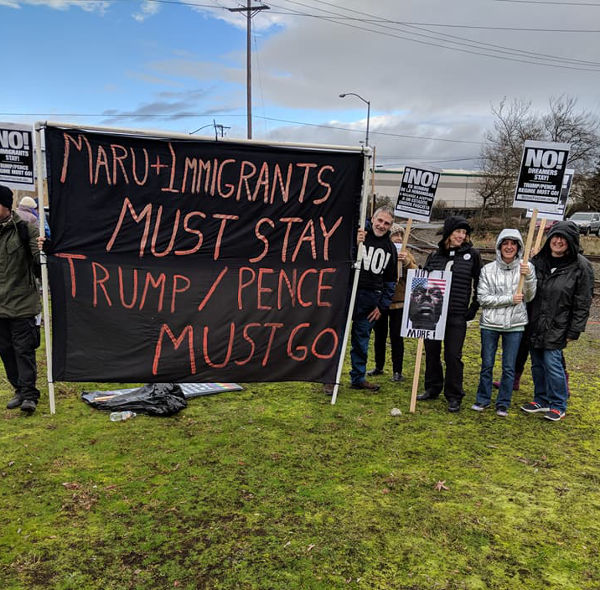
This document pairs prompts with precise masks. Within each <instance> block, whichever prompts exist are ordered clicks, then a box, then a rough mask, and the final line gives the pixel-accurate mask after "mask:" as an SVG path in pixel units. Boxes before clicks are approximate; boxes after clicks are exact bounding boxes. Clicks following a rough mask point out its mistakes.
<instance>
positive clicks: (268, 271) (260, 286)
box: [257, 268, 275, 310]
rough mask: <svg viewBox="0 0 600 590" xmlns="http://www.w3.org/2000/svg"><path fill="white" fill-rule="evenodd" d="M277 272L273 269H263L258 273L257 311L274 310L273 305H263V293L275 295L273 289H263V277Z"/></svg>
mask: <svg viewBox="0 0 600 590" xmlns="http://www.w3.org/2000/svg"><path fill="white" fill-rule="evenodd" d="M274 272H275V271H274V270H273V269H272V268H261V269H259V271H258V288H257V291H258V293H257V309H263V310H269V309H273V306H272V305H263V304H262V294H263V293H273V289H270V288H269V287H263V276H264V275H266V274H273V273H274Z"/></svg>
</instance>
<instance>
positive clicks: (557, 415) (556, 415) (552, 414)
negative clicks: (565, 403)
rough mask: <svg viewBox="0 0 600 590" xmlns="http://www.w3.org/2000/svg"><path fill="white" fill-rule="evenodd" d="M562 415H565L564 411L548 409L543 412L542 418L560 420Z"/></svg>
mask: <svg viewBox="0 0 600 590" xmlns="http://www.w3.org/2000/svg"><path fill="white" fill-rule="evenodd" d="M564 417H565V413H564V412H561V411H560V410H548V411H547V412H546V413H545V414H544V418H546V420H552V421H553V422H558V421H559V420H562V419H563V418H564Z"/></svg>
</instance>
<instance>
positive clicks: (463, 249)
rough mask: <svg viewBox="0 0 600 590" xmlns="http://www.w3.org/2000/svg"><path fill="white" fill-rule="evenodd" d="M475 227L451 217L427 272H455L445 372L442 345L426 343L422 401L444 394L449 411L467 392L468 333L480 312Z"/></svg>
mask: <svg viewBox="0 0 600 590" xmlns="http://www.w3.org/2000/svg"><path fill="white" fill-rule="evenodd" d="M470 234H471V226H470V225H469V224H468V222H467V220H466V219H465V218H464V217H461V216H452V217H448V219H446V221H445V222H444V230H443V236H442V239H441V241H440V243H439V244H438V249H437V250H436V251H435V252H433V253H431V254H430V255H429V257H428V258H427V261H426V262H425V266H424V269H425V270H426V271H429V272H431V271H432V270H450V271H452V283H451V286H450V295H449V302H448V314H447V320H446V331H445V334H444V362H445V364H446V378H445V379H444V372H443V369H442V361H441V352H442V343H441V341H439V340H425V392H424V393H422V394H421V395H418V396H417V399H418V400H431V399H437V397H438V396H439V395H440V393H441V392H442V390H443V392H444V396H445V397H446V400H447V401H448V411H449V412H458V411H459V410H460V404H461V401H462V398H463V397H464V395H465V393H464V391H463V362H462V349H463V344H464V341H465V336H466V334H467V321H469V320H472V319H473V318H474V317H475V314H476V313H477V309H478V308H479V303H477V283H478V281H479V273H480V271H481V256H480V255H479V251H478V250H476V249H475V248H473V245H472V244H471V241H470V239H469V236H470Z"/></svg>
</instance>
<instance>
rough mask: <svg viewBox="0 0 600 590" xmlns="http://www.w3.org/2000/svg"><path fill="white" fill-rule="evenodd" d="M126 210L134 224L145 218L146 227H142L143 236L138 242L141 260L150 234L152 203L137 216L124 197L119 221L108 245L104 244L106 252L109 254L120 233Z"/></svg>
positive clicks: (127, 199) (129, 202)
mask: <svg viewBox="0 0 600 590" xmlns="http://www.w3.org/2000/svg"><path fill="white" fill-rule="evenodd" d="M127 210H129V212H130V213H131V217H132V218H133V221H135V222H136V223H139V222H140V221H141V220H142V219H143V218H144V217H145V218H146V225H145V226H144V234H143V236H142V239H141V241H140V258H142V256H144V250H145V248H146V243H147V241H148V234H149V233H150V217H151V216H152V203H148V204H147V205H146V206H145V207H144V209H143V210H142V212H141V213H140V214H139V215H137V213H136V212H135V209H134V208H133V205H132V204H131V201H130V200H129V198H128V197H125V199H124V200H123V206H122V207H121V213H120V215H119V221H117V225H116V227H115V231H113V234H112V236H111V238H110V240H109V241H108V244H106V251H107V252H110V251H111V249H112V247H113V246H114V244H115V241H116V239H117V236H118V235H119V231H121V227H122V225H123V220H124V219H125V213H126V212H127Z"/></svg>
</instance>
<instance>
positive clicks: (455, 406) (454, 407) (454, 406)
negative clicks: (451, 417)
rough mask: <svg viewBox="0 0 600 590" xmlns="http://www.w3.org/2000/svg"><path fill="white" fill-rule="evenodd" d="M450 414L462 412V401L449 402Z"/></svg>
mask: <svg viewBox="0 0 600 590" xmlns="http://www.w3.org/2000/svg"><path fill="white" fill-rule="evenodd" d="M448 411H449V412H460V400H457V399H453V400H450V401H449V402H448Z"/></svg>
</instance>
